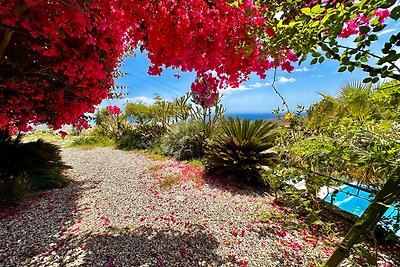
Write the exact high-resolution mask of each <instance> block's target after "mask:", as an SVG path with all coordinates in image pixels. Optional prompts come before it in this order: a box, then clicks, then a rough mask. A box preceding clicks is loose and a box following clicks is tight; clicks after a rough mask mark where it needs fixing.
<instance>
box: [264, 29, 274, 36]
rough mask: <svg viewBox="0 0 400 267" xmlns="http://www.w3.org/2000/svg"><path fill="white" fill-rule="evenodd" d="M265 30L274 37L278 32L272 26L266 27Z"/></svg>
mask: <svg viewBox="0 0 400 267" xmlns="http://www.w3.org/2000/svg"><path fill="white" fill-rule="evenodd" d="M265 32H266V33H267V34H268V36H269V37H273V36H275V34H276V33H275V31H274V29H273V28H272V27H267V28H265Z"/></svg>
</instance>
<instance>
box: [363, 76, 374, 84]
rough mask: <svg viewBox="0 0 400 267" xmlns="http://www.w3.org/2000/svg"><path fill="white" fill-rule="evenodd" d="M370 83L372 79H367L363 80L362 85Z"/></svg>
mask: <svg viewBox="0 0 400 267" xmlns="http://www.w3.org/2000/svg"><path fill="white" fill-rule="evenodd" d="M371 81H372V78H370V77H368V78H365V79H364V80H363V83H370V82H371Z"/></svg>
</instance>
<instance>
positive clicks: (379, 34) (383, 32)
mask: <svg viewBox="0 0 400 267" xmlns="http://www.w3.org/2000/svg"><path fill="white" fill-rule="evenodd" d="M395 31H397V30H396V29H387V30H384V31H382V32H380V33H378V34H377V35H378V36H381V35H384V34H387V33H391V32H395Z"/></svg>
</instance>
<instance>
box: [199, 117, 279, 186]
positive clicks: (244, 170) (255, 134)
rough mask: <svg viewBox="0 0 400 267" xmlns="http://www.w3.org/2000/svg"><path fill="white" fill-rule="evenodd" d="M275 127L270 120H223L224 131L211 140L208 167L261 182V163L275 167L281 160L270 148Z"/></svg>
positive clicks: (272, 143) (249, 181) (222, 129)
mask: <svg viewBox="0 0 400 267" xmlns="http://www.w3.org/2000/svg"><path fill="white" fill-rule="evenodd" d="M274 128H275V125H274V124H273V123H272V122H270V121H263V120H256V121H254V122H252V121H250V120H248V119H245V120H240V119H239V118H236V120H234V119H233V118H231V117H229V118H228V120H227V121H224V122H223V124H222V126H221V133H220V134H218V135H216V136H214V137H213V138H211V140H210V141H209V142H208V145H207V147H206V150H205V154H206V158H207V167H208V168H209V169H210V170H217V171H220V172H222V173H224V174H226V175H228V177H229V176H233V177H235V178H236V179H238V180H240V181H243V182H248V183H259V182H262V179H261V174H260V171H261V170H262V166H273V165H275V164H276V163H277V161H278V156H277V154H276V153H275V152H274V151H271V148H272V147H273V145H274V139H275V135H276V134H275V131H274Z"/></svg>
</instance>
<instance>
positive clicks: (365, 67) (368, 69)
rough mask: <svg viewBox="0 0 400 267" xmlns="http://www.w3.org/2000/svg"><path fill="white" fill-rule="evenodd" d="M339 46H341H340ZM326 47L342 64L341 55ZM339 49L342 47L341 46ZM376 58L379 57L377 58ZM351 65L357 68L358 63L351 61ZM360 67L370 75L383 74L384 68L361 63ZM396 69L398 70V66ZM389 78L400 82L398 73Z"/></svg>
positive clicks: (391, 74)
mask: <svg viewBox="0 0 400 267" xmlns="http://www.w3.org/2000/svg"><path fill="white" fill-rule="evenodd" d="M320 44H324V42H319V45H320ZM338 46H339V45H338ZM325 47H326V50H327V51H328V52H329V53H330V54H331V55H332V58H333V59H335V60H337V61H339V62H340V56H339V54H337V53H335V52H334V51H333V50H332V48H330V47H329V46H328V45H325ZM339 47H340V46H339ZM375 57H377V56H375ZM378 58H379V57H378ZM350 63H351V65H352V66H354V67H357V64H356V62H354V61H350ZM360 67H361V68H362V69H363V70H364V71H365V72H368V73H371V72H375V73H378V74H382V68H375V67H372V66H370V65H368V64H365V63H361V64H360ZM396 68H397V66H396ZM388 77H390V78H392V79H394V80H397V81H400V74H396V73H393V72H391V73H390V75H388Z"/></svg>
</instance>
